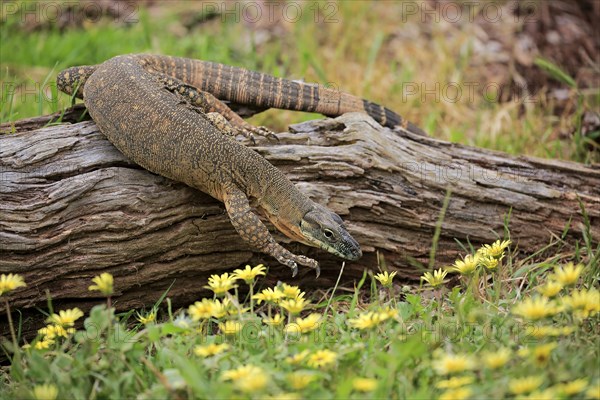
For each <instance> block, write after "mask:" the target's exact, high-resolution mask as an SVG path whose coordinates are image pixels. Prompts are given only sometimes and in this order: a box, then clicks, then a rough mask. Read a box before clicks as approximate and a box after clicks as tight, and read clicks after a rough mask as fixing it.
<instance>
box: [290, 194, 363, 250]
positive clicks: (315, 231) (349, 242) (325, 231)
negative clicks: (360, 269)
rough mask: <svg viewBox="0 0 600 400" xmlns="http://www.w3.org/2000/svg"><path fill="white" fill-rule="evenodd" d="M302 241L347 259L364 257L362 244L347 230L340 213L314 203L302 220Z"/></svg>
mask: <svg viewBox="0 0 600 400" xmlns="http://www.w3.org/2000/svg"><path fill="white" fill-rule="evenodd" d="M299 228H300V229H299V230H300V232H299V233H300V234H301V235H302V240H301V241H302V242H303V243H306V244H308V245H311V246H315V247H319V248H321V249H323V250H325V251H327V252H329V253H332V254H335V255H336V256H339V257H341V258H343V259H346V260H352V261H354V260H358V259H359V258H360V257H362V251H361V250H360V246H359V245H358V243H357V242H356V240H354V238H353V237H352V236H350V234H349V233H348V231H347V230H346V227H345V226H344V221H342V219H341V218H340V216H339V215H337V214H336V213H334V212H333V211H330V210H329V209H327V208H326V207H324V206H322V205H320V204H317V203H314V204H313V207H311V209H310V210H309V211H308V212H307V213H306V214H304V217H302V220H301V221H300V227H299Z"/></svg>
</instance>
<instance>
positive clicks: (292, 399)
mask: <svg viewBox="0 0 600 400" xmlns="http://www.w3.org/2000/svg"><path fill="white" fill-rule="evenodd" d="M264 399H265V400H302V399H303V397H301V396H300V394H298V393H277V394H276V395H273V396H267V397H264Z"/></svg>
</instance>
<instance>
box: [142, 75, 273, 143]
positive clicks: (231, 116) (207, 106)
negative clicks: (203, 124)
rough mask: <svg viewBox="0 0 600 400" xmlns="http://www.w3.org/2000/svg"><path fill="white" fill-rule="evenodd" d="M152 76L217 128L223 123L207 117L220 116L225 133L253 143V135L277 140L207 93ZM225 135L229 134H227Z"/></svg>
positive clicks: (159, 76) (271, 134)
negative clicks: (233, 133) (238, 135)
mask: <svg viewBox="0 0 600 400" xmlns="http://www.w3.org/2000/svg"><path fill="white" fill-rule="evenodd" d="M152 74H153V75H154V76H156V77H157V79H158V80H159V82H160V83H162V84H163V85H164V87H165V88H166V89H167V90H169V91H170V92H172V93H175V94H177V95H179V96H181V97H182V98H183V99H184V100H185V101H186V102H187V103H189V104H190V105H191V106H193V107H196V108H197V109H199V110H200V111H201V112H202V113H204V114H206V115H207V118H208V119H209V120H210V121H211V122H212V123H213V124H214V125H215V126H216V127H217V128H220V127H221V126H224V124H223V121H221V120H220V119H219V118H218V117H216V116H211V117H209V116H208V114H211V113H218V114H220V115H221V116H222V117H223V118H224V119H225V120H226V121H227V122H228V123H229V128H226V129H227V131H230V130H233V131H234V132H235V133H236V134H241V135H244V136H245V137H247V138H249V139H250V140H252V142H253V143H254V142H255V140H254V135H258V136H266V137H268V138H275V139H277V136H276V135H275V133H273V132H272V131H270V130H269V129H267V128H265V127H264V126H254V125H252V124H250V123H248V122H246V121H244V120H243V119H242V117H240V116H239V115H237V114H236V113H235V111H233V110H232V109H231V108H229V107H228V106H227V104H225V103H224V102H222V101H221V100H219V99H217V98H216V97H215V96H213V95H212V94H210V93H209V92H205V91H202V90H200V89H198V88H197V87H194V86H192V85H188V84H187V83H185V82H183V81H181V80H179V79H177V78H173V77H171V76H169V75H166V74H163V73H160V72H154V71H153V72H152ZM225 133H227V134H229V133H228V132H225Z"/></svg>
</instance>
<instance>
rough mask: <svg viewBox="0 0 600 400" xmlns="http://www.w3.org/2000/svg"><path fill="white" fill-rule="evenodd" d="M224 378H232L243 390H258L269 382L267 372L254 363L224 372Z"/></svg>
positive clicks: (247, 391)
mask: <svg viewBox="0 0 600 400" xmlns="http://www.w3.org/2000/svg"><path fill="white" fill-rule="evenodd" d="M221 379H222V380H225V381H227V380H231V381H233V383H234V384H235V386H236V387H237V388H238V389H240V390H241V391H243V392H246V393H249V392H256V391H258V390H261V389H263V388H264V387H265V386H266V385H267V383H268V380H269V379H268V375H267V374H266V372H265V371H264V370H263V369H262V368H260V367H256V366H254V365H244V366H242V367H239V368H237V369H232V370H229V371H225V372H223V374H222V375H221Z"/></svg>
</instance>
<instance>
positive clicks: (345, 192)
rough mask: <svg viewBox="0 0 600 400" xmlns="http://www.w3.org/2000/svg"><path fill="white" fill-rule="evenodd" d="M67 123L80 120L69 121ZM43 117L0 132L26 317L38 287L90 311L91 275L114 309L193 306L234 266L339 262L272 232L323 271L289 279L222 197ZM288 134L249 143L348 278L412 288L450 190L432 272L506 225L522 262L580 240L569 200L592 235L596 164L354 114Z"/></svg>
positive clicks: (59, 302)
mask: <svg viewBox="0 0 600 400" xmlns="http://www.w3.org/2000/svg"><path fill="white" fill-rule="evenodd" d="M79 111H81V109H79ZM64 119H65V120H71V121H76V120H78V118H76V112H75V111H73V112H71V113H67V114H66V115H65V118H64ZM49 120H50V119H49V118H45V119H44V118H38V119H37V120H36V121H34V122H31V120H29V121H24V122H20V123H17V124H15V125H13V126H12V127H8V126H6V125H5V126H1V127H0V129H1V130H3V131H12V132H13V133H8V134H4V135H0V168H1V170H0V188H1V190H0V197H1V199H0V228H1V232H0V252H1V253H0V273H19V274H21V275H23V277H24V278H25V280H26V282H27V287H26V288H21V289H19V290H17V291H15V292H14V294H13V295H12V296H11V298H10V299H11V300H10V301H11V305H12V307H14V308H20V309H22V310H24V311H25V315H27V310H31V309H32V308H33V307H42V308H43V307H45V305H46V302H47V293H49V294H50V296H51V297H52V299H53V302H54V304H55V309H56V308H66V307H74V306H77V307H80V308H82V309H88V308H89V307H90V306H91V305H93V304H95V303H97V302H98V301H99V299H98V296H99V295H98V294H97V293H95V292H90V291H88V286H89V285H90V284H91V279H92V277H94V276H95V275H98V274H100V273H102V272H110V273H111V274H113V275H114V277H115V291H116V293H115V295H114V297H113V304H115V306H116V307H117V309H119V310H124V309H130V308H132V307H142V306H148V305H151V304H153V303H154V302H155V301H156V300H157V299H158V298H159V297H160V296H161V295H162V294H163V293H164V292H165V291H166V290H167V289H168V288H169V287H170V291H169V297H171V299H172V300H173V302H174V304H185V303H189V302H192V301H194V300H196V299H198V297H199V296H200V295H201V292H203V289H202V286H203V285H205V284H206V281H207V277H208V276H209V275H210V274H214V273H222V272H225V271H232V270H233V269H234V268H237V267H240V266H244V265H245V264H251V265H256V264H258V263H265V264H266V265H268V266H269V267H270V271H269V274H268V278H267V280H268V281H270V282H271V283H272V282H275V281H276V280H278V279H280V280H285V281H287V282H290V283H294V284H300V286H301V287H303V288H310V287H321V288H330V287H332V286H333V285H334V283H335V280H336V279H337V276H338V273H339V270H340V267H341V264H342V263H341V260H340V259H338V258H336V257H334V256H331V255H329V254H326V253H323V252H322V251H319V250H317V249H313V248H309V247H306V246H304V245H300V244H297V243H289V240H287V239H286V238H285V236H283V235H281V234H279V233H275V236H276V239H277V240H278V241H280V242H284V243H287V247H288V248H290V249H291V250H292V251H293V252H296V253H301V254H305V255H307V256H309V257H313V258H316V259H318V260H319V261H320V262H321V265H322V274H321V277H320V278H319V279H317V280H315V279H314V272H313V271H309V270H306V269H302V268H301V272H300V273H299V275H298V277H296V278H292V277H291V275H290V271H289V270H288V269H287V268H286V267H284V266H281V265H278V264H277V262H276V261H275V260H274V259H271V258H269V257H267V256H264V255H263V254H260V253H257V252H253V251H252V250H251V249H250V248H248V247H247V246H246V245H245V243H244V242H243V241H242V240H241V239H240V238H239V237H238V235H237V234H236V232H235V231H234V229H233V227H232V226H231V224H230V223H229V220H228V217H227V214H226V213H225V211H224V207H223V205H222V204H221V203H219V202H218V201H216V200H214V199H212V198H211V197H209V196H208V195H205V194H203V193H201V192H199V191H197V190H195V189H192V188H190V187H187V186H186V185H184V184H181V183H178V182H174V181H171V180H169V179H166V178H163V177H160V176H157V175H154V174H152V173H150V172H148V171H146V170H143V169H142V168H140V167H138V166H137V165H135V164H133V163H132V162H131V161H129V160H128V159H127V158H126V157H125V156H123V155H122V154H121V153H120V152H119V151H118V150H116V149H115V148H114V147H113V146H112V145H111V144H110V143H109V142H108V141H107V140H106V139H105V138H104V136H103V135H102V134H101V133H100V132H99V130H98V128H97V127H96V125H95V124H94V123H93V121H84V122H79V123H73V124H61V125H55V126H46V127H41V125H43V124H45V123H46V122H48V121H49ZM15 131H16V133H14V132H15ZM20 131H22V132H20ZM291 131H292V132H286V133H281V134H279V135H278V137H279V139H280V140H279V142H275V141H269V140H267V139H265V138H257V143H256V145H254V146H252V147H253V148H254V149H255V150H256V151H257V152H259V153H260V154H262V155H263V156H264V157H265V158H266V159H268V160H269V161H270V162H272V163H273V164H274V165H276V166H277V167H278V168H280V169H282V170H283V171H284V172H285V173H286V175H287V176H288V177H289V178H290V179H291V180H292V181H293V182H295V183H296V185H297V186H298V187H299V188H300V190H301V191H302V192H304V193H305V194H306V195H308V196H309V197H311V198H313V199H314V200H316V201H317V202H319V203H321V204H324V205H327V206H328V207H330V208H331V209H332V210H334V211H335V212H337V213H338V214H340V215H341V216H342V218H343V219H344V220H345V221H346V224H347V226H348V229H349V231H350V232H351V233H352V235H353V236H354V237H355V238H356V239H357V240H358V242H359V243H360V244H361V246H362V249H363V252H364V256H363V258H362V259H361V260H359V261H357V262H352V263H348V264H347V265H346V267H345V271H344V275H343V281H344V282H350V281H352V280H353V279H356V278H358V277H360V276H361V275H362V274H363V271H364V270H365V268H366V269H371V270H377V269H378V268H379V266H381V265H382V264H384V263H385V265H386V268H387V269H388V270H390V271H392V270H393V271H398V272H399V276H401V277H403V278H405V279H416V278H418V276H420V275H421V273H422V271H423V269H422V268H418V265H419V264H421V265H425V266H426V265H428V263H429V259H430V254H431V248H432V242H433V237H434V231H435V229H436V224H438V221H440V215H441V211H442V207H443V204H444V200H445V198H446V196H447V191H450V195H449V196H450V197H449V203H448V207H447V210H446V212H445V215H444V216H443V222H442V223H441V231H440V235H439V240H438V243H437V252H436V253H435V267H442V266H445V265H448V264H450V263H452V262H453V261H454V260H455V258H456V257H457V256H458V254H464V251H462V250H461V247H460V245H459V244H458V243H457V241H456V239H458V240H459V241H460V242H462V243H463V244H465V245H466V246H468V244H467V243H471V244H472V245H474V246H478V245H480V244H482V243H491V242H493V241H494V240H496V239H497V238H502V237H505V236H506V234H505V232H504V231H505V225H506V226H507V227H508V228H509V230H510V238H511V239H512V241H513V242H514V245H513V248H516V249H518V251H519V252H523V253H525V254H531V253H533V252H535V251H538V250H540V249H541V248H542V247H544V246H545V245H547V244H548V243H549V242H550V241H561V243H562V244H561V245H562V246H565V247H564V248H569V247H571V248H573V247H574V246H576V245H577V243H578V242H579V244H580V245H581V242H582V241H583V233H584V231H585V230H586V224H585V219H584V218H583V217H582V211H581V210H582V208H581V207H580V204H581V205H582V206H583V207H584V208H585V212H586V213H587V215H588V218H589V220H588V221H589V223H590V224H591V225H590V226H591V227H590V229H589V232H588V234H589V235H590V236H591V238H592V239H593V240H595V241H598V239H599V237H600V226H599V224H598V218H599V216H600V169H599V168H598V167H597V166H593V167H589V166H585V165H581V164H576V163H572V162H564V161H556V160H543V159H537V158H530V157H515V156H510V155H506V154H503V153H499V152H495V151H490V150H483V149H478V148H472V147H468V146H462V145H458V144H454V143H447V142H443V141H440V140H435V139H432V138H427V137H422V136H416V135H412V134H408V133H399V132H394V131H391V130H389V129H386V128H382V127H381V126H379V125H378V124H377V123H376V122H374V121H373V120H372V119H371V118H370V117H368V116H366V115H362V114H357V113H353V114H346V115H344V116H341V117H339V118H335V119H325V120H317V121H311V122H307V123H303V124H298V125H295V126H292V127H291ZM244 143H245V144H246V145H250V143H247V142H244ZM171 284H173V285H172V286H171ZM0 304H1V303H0ZM0 307H4V306H3V304H2V305H0ZM0 310H3V309H2V308H0ZM35 313H36V314H39V313H38V312H37V311H36V312H35Z"/></svg>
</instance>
